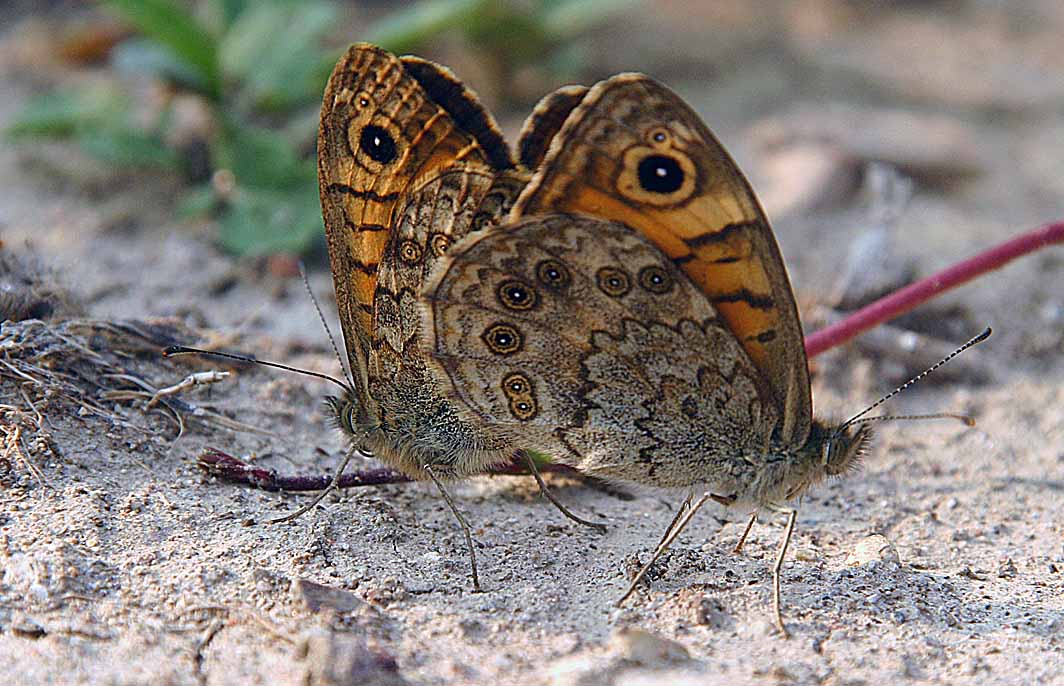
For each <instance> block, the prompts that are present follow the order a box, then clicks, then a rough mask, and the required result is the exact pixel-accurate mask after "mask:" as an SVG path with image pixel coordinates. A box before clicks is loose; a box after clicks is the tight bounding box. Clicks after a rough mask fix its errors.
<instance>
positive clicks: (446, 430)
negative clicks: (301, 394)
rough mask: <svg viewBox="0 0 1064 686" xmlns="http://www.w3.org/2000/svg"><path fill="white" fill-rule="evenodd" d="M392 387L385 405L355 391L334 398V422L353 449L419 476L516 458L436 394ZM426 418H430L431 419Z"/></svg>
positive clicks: (462, 470)
mask: <svg viewBox="0 0 1064 686" xmlns="http://www.w3.org/2000/svg"><path fill="white" fill-rule="evenodd" d="M412 388H413V387H411V386H407V387H393V388H392V389H391V392H392V396H399V397H402V399H399V397H391V398H388V399H386V400H385V402H384V403H378V402H376V401H368V402H364V401H360V400H359V399H358V397H357V396H356V395H355V394H354V393H348V394H345V395H344V396H343V397H342V398H336V397H329V398H326V403H327V404H328V406H329V411H330V414H331V416H332V418H333V423H334V425H335V426H336V427H337V428H339V429H340V431H341V432H342V433H343V434H344V436H345V437H346V438H347V439H348V441H349V442H350V444H351V447H352V448H353V449H356V450H360V451H362V452H366V453H370V454H372V455H373V456H375V457H377V458H378V459H380V460H382V461H384V462H386V463H387V464H389V465H391V466H393V467H395V468H397V469H399V470H400V471H402V472H403V473H405V474H407V475H408V476H411V477H412V478H415V479H425V478H428V474H426V473H425V466H426V465H431V466H432V467H433V469H434V472H435V474H436V476H438V477H442V478H452V477H459V476H464V475H467V474H470V473H474V472H478V471H483V470H484V469H486V468H487V467H489V466H492V465H495V464H501V463H504V462H507V461H509V460H510V459H511V456H512V454H513V448H512V446H511V445H510V444H509V443H508V442H506V441H504V440H502V439H500V438H498V437H496V436H493V435H492V434H490V433H487V432H484V431H480V430H477V429H476V428H475V427H472V426H470V425H469V424H468V423H467V422H466V421H465V420H463V419H462V418H460V417H459V416H458V414H457V412H456V411H455V409H454V407H453V406H452V405H451V404H450V403H448V402H446V401H445V400H443V399H441V398H440V397H439V396H438V395H436V394H434V393H431V392H429V393H426V392H424V389H422V390H421V391H420V392H414V391H412ZM426 417H431V420H430V421H426Z"/></svg>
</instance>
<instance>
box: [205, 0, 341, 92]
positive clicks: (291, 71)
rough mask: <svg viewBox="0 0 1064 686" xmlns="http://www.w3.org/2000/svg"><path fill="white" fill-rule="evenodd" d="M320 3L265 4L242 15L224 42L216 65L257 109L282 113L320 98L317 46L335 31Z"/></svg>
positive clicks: (330, 12) (330, 9)
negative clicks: (268, 109)
mask: <svg viewBox="0 0 1064 686" xmlns="http://www.w3.org/2000/svg"><path fill="white" fill-rule="evenodd" d="M335 22H336V9H335V7H334V6H333V5H332V4H328V3H324V2H306V3H297V4H292V3H290V2H281V1H277V0H275V1H274V2H263V3H260V4H259V5H256V6H255V7H254V8H252V9H249V10H248V11H247V12H245V13H244V14H242V15H241V16H240V17H239V18H238V19H237V21H236V22H235V23H234V24H233V26H232V28H231V29H230V30H229V31H228V32H227V33H226V34H225V36H223V38H222V40H221V42H220V45H219V53H218V55H219V63H220V65H221V68H222V71H223V73H224V74H225V75H226V76H227V77H229V78H230V79H231V80H234V81H238V82H239V83H240V87H241V91H242V93H241V95H242V96H243V97H244V98H246V99H248V100H250V101H251V102H252V103H253V104H254V105H255V106H258V107H266V108H270V109H284V108H288V107H292V106H294V105H298V104H301V103H306V102H309V101H314V100H317V99H318V98H320V97H321V87H322V82H323V80H324V79H321V78H320V69H319V65H320V64H321V61H322V58H323V55H324V50H323V49H322V48H321V42H322V39H323V38H324V36H325V35H326V33H327V32H328V31H329V29H330V28H332V27H333V26H334V25H335Z"/></svg>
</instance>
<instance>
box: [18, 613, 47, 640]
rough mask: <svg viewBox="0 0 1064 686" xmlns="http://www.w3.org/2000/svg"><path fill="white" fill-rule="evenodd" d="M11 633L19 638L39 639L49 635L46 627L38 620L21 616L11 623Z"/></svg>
mask: <svg viewBox="0 0 1064 686" xmlns="http://www.w3.org/2000/svg"><path fill="white" fill-rule="evenodd" d="M11 633H13V634H14V635H16V636H18V637H19V638H30V639H33V640H37V639H38V638H44V637H45V636H47V635H48V632H47V631H45V629H44V627H43V626H41V625H40V624H38V623H37V620H35V619H30V618H29V617H20V618H18V619H16V620H15V621H13V622H12V623H11Z"/></svg>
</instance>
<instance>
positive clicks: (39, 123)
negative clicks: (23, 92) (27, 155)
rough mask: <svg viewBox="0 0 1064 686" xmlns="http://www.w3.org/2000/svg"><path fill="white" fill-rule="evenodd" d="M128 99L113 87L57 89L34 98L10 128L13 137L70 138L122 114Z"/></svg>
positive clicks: (9, 131) (9, 134)
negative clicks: (89, 127)
mask: <svg viewBox="0 0 1064 686" xmlns="http://www.w3.org/2000/svg"><path fill="white" fill-rule="evenodd" d="M125 109H126V101H125V99H124V98H123V97H122V96H121V95H120V94H118V93H117V92H115V91H114V90H112V89H109V88H92V89H82V90H77V91H70V90H65V91H60V90H57V91H53V92H51V93H46V94H44V95H40V96H37V97H35V98H32V99H30V100H29V101H28V102H27V103H26V105H25V107H23V109H22V111H21V112H20V113H19V114H18V115H17V116H16V117H15V121H14V122H13V123H12V124H11V125H10V126H9V127H8V128H7V129H6V134H7V135H8V136H10V137H12V138H22V137H30V136H41V137H45V138H66V137H69V136H72V135H74V134H75V133H76V132H77V131H78V130H79V129H80V128H82V127H85V126H94V125H100V124H102V123H103V122H105V121H108V120H111V119H113V118H115V117H121V115H122V113H123V112H124V110H125Z"/></svg>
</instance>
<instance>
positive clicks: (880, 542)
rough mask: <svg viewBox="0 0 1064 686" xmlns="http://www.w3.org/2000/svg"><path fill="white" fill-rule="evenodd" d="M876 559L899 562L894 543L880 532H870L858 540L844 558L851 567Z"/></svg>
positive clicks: (875, 560)
mask: <svg viewBox="0 0 1064 686" xmlns="http://www.w3.org/2000/svg"><path fill="white" fill-rule="evenodd" d="M877 561H879V562H892V563H894V564H901V558H900V557H899V556H898V551H897V549H896V548H895V547H894V544H893V543H891V542H890V541H889V540H887V538H886V537H885V536H883V535H881V534H872V535H871V536H868V537H866V538H864V539H862V540H861V541H859V542H858V543H857V545H855V546H854V548H853V551H851V552H850V554H849V556H847V558H846V564H847V565H849V566H851V567H859V566H860V565H863V564H868V563H869V562H877Z"/></svg>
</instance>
